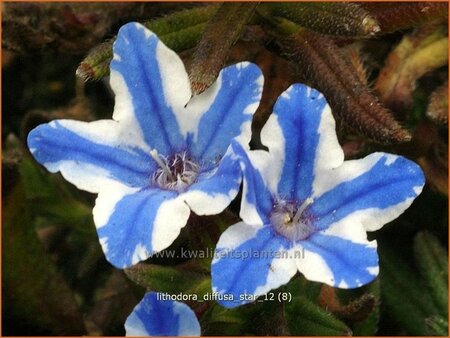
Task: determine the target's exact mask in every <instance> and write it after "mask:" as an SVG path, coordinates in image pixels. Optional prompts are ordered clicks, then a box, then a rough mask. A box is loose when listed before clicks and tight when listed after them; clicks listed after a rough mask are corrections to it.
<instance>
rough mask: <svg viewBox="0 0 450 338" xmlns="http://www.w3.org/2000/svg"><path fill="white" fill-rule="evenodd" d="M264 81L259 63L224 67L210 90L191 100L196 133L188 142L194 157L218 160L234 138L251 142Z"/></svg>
mask: <svg viewBox="0 0 450 338" xmlns="http://www.w3.org/2000/svg"><path fill="white" fill-rule="evenodd" d="M263 82H264V79H263V76H262V73H261V70H260V69H259V68H258V66H256V65H254V64H252V63H249V62H241V63H238V64H236V65H232V66H229V67H227V68H224V69H223V70H222V71H221V72H220V74H219V76H218V78H217V80H216V82H215V83H214V84H213V85H212V86H211V87H210V88H209V89H208V90H207V91H206V92H204V93H203V94H201V95H199V96H196V97H194V98H193V99H192V100H191V101H190V102H189V104H188V106H187V111H188V115H189V116H190V117H191V118H193V120H192V122H191V123H192V125H193V127H192V130H193V132H192V134H191V135H190V139H189V140H188V142H189V144H190V145H189V147H190V149H191V151H192V155H193V156H195V157H197V158H199V159H202V161H203V162H204V163H215V162H216V161H217V158H220V157H222V156H223V155H224V154H225V151H226V150H227V148H228V146H229V145H230V141H231V140H232V139H233V138H234V137H237V138H238V139H239V140H240V142H242V143H243V144H248V142H250V136H251V129H250V126H251V121H252V117H253V114H254V113H255V111H256V109H257V108H258V105H259V101H260V99H261V93H262V88H263ZM197 121H198V122H197Z"/></svg>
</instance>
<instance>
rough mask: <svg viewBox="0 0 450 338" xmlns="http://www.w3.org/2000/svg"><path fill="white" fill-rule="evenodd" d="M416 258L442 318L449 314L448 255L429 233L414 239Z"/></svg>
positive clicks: (424, 232)
mask: <svg viewBox="0 0 450 338" xmlns="http://www.w3.org/2000/svg"><path fill="white" fill-rule="evenodd" d="M414 256H415V258H416V262H417V265H418V267H419V270H420V273H421V274H422V277H423V278H424V279H425V282H426V284H427V285H428V288H429V291H430V294H431V296H432V297H433V299H434V301H435V303H436V305H438V306H439V309H440V311H441V314H442V316H443V317H444V316H445V317H446V316H447V313H448V254H447V251H446V250H445V249H444V247H443V246H442V245H441V243H440V242H439V240H438V239H437V238H436V237H435V236H433V235H432V234H431V233H429V232H428V231H422V232H420V233H418V234H417V235H416V237H415V238H414Z"/></svg>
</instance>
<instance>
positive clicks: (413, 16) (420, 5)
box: [360, 1, 448, 33]
mask: <svg viewBox="0 0 450 338" xmlns="http://www.w3.org/2000/svg"><path fill="white" fill-rule="evenodd" d="M360 6H361V7H362V8H364V9H365V10H367V11H368V12H369V13H370V15H371V16H372V17H374V18H375V19H376V20H377V21H378V23H379V24H380V28H381V32H380V33H391V32H395V31H398V30H403V29H408V28H413V27H418V26H421V25H423V24H424V23H428V22H432V21H436V20H438V21H445V19H446V18H447V17H448V5H447V3H446V2H431V1H427V2H361V3H360Z"/></svg>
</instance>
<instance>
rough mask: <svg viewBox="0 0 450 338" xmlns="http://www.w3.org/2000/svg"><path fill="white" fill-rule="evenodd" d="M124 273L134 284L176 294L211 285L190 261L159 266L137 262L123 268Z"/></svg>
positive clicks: (198, 289) (202, 288)
mask: <svg viewBox="0 0 450 338" xmlns="http://www.w3.org/2000/svg"><path fill="white" fill-rule="evenodd" d="M125 274H126V275H127V276H128V278H130V279H131V280H132V281H133V282H135V283H136V284H139V285H141V286H143V287H144V288H146V289H148V290H154V291H159V292H167V293H170V294H177V293H180V292H187V291H188V290H192V291H195V290H197V291H196V292H199V293H203V292H204V289H205V284H208V288H207V289H208V290H210V288H211V285H210V282H209V277H208V276H207V275H206V274H205V273H204V272H202V271H198V270H196V269H195V267H194V266H193V264H192V263H191V262H188V263H184V264H180V265H177V266H161V265H155V264H145V263H139V264H136V265H134V266H133V267H131V268H128V269H125Z"/></svg>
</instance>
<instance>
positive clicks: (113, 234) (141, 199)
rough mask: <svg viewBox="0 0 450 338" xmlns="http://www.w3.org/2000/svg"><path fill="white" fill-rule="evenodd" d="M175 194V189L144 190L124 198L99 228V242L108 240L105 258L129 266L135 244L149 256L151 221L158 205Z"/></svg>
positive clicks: (112, 262) (120, 265)
mask: <svg viewBox="0 0 450 338" xmlns="http://www.w3.org/2000/svg"><path fill="white" fill-rule="evenodd" d="M177 195H178V194H177V193H176V192H174V191H168V190H159V189H145V190H141V191H139V192H136V193H134V194H131V195H127V196H125V197H123V198H122V199H121V200H120V201H119V202H118V203H117V204H116V206H115V208H114V212H113V213H112V215H111V217H110V218H109V220H108V223H107V224H106V225H105V226H102V227H101V228H99V229H98V237H99V238H100V241H104V240H106V243H107V247H108V250H107V252H106V258H107V260H108V261H109V262H110V263H111V264H113V265H114V266H116V267H118V268H124V267H128V266H130V265H131V264H132V258H133V254H134V252H135V250H136V247H137V246H138V245H141V246H144V247H145V249H146V250H147V252H148V253H149V256H150V255H151V254H152V253H153V250H152V233H153V222H154V221H155V217H156V215H157V213H158V210H159V207H160V205H161V204H162V203H163V202H165V201H167V200H170V199H172V198H175V197H176V196H177Z"/></svg>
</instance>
